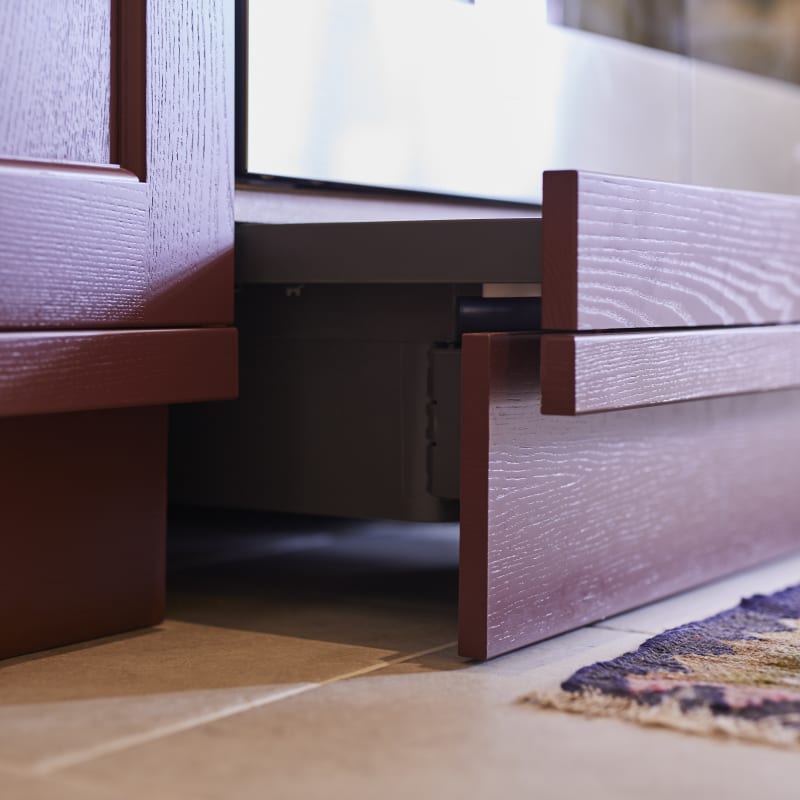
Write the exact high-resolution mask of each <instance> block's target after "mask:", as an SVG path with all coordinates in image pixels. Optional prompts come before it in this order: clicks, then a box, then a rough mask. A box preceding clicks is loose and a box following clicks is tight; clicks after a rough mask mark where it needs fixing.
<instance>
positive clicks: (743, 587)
mask: <svg viewBox="0 0 800 800" xmlns="http://www.w3.org/2000/svg"><path fill="white" fill-rule="evenodd" d="M797 583H800V555H798V556H793V557H791V558H784V559H781V560H780V561H774V562H772V563H769V564H765V565H763V566H760V567H756V568H754V569H750V570H746V571H744V572H740V573H738V574H736V575H732V576H730V577H728V578H723V579H722V580H719V581H714V582H713V583H710V584H707V585H706V586H701V587H699V588H698V589H694V590H692V591H688V592H683V593H682V594H679V595H675V596H674V597H669V598H667V599H666V600H662V601H661V602H658V603H651V604H649V605H646V606H642V608H637V609H635V610H634V611H629V612H627V613H625V614H619V615H617V616H615V617H610V618H609V619H607V620H605V621H604V622H601V623H598V627H603V628H611V629H614V630H623V631H640V632H643V633H652V634H656V633H661V632H662V631H664V630H666V629H667V628H674V627H675V626H677V625H684V624H685V623H687V622H692V621H693V620H698V619H705V618H706V617H710V616H712V615H713V614H717V613H719V612H720V611H725V609H728V608H732V607H734V606H737V605H738V604H739V601H740V600H741V599H742V598H743V597H749V596H750V595H753V594H758V593H761V594H771V593H773V592H777V591H778V590H780V589H785V588H786V587H788V586H793V585H795V584H797Z"/></svg>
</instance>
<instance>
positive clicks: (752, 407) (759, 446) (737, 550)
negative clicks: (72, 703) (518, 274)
mask: <svg viewBox="0 0 800 800" xmlns="http://www.w3.org/2000/svg"><path fill="white" fill-rule="evenodd" d="M542 340H544V341H545V342H546V341H547V335H545V336H542V337H540V336H536V335H528V334H472V335H468V336H465V337H464V343H463V356H462V393H463V395H462V398H463V400H462V409H463V410H462V433H461V437H462V468H461V513H462V524H461V542H462V544H461V548H462V550H461V566H460V582H461V586H460V609H459V617H460V619H459V642H460V651H461V653H462V654H463V655H465V656H470V657H475V658H487V657H492V656H495V655H498V654H500V653H503V652H506V651H509V650H512V649H515V648H517V647H521V646H523V645H526V644H530V643H532V642H535V641H538V640H541V639H544V638H547V637H548V636H552V635H554V634H557V633H560V632H562V631H566V630H568V629H570V628H574V627H576V626H579V625H583V624H586V623H589V622H593V621H595V620H598V619H601V618H604V617H607V616H609V615H611V614H615V613H618V612H621V611H623V610H625V609H629V608H632V607H634V606H637V605H640V604H642V603H645V602H649V601H652V600H655V599H657V598H659V597H663V596H666V595H668V594H671V593H674V592H677V591H681V590H683V589H686V588H688V587H691V586H694V585H697V584H700V583H702V582H703V581H706V580H709V579H711V578H715V577H718V576H721V575H724V574H726V573H730V572H732V571H735V570H737V569H741V568H743V567H746V566H749V565H753V564H756V563H758V562H760V561H765V560H767V559H770V558H773V557H776V556H778V555H781V554H784V553H787V552H790V551H792V550H795V549H798V548H800V495H798V492H797V485H796V484H797V479H796V475H797V473H798V470H800V390H798V389H789V390H787V391H778V392H762V393H754V394H734V395H731V396H726V397H715V398H709V399H704V400H700V401H698V402H689V403H669V404H667V405H663V406H650V407H645V408H628V409H624V410H617V411H610V412H602V413H596V414H587V415H585V416H575V417H563V416H550V415H545V414H542V413H541V400H542V395H541V389H540V379H539V371H540V370H539V365H540V347H541V344H542Z"/></svg>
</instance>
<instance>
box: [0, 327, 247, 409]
mask: <svg viewBox="0 0 800 800" xmlns="http://www.w3.org/2000/svg"><path fill="white" fill-rule="evenodd" d="M237 379H238V378H237V353H236V331H235V330H234V329H233V328H198V329H185V330H181V329H173V330H140V331H106V332H83V331H82V332H62V333H55V332H47V333H0V416H14V415H22V414H53V413H60V412H65V411H78V410H85V409H100V408H119V407H127V406H148V405H164V404H167V403H182V402H189V401H194V400H217V399H224V398H231V397H235V396H236V391H237Z"/></svg>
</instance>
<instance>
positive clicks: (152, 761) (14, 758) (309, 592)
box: [0, 515, 800, 800]
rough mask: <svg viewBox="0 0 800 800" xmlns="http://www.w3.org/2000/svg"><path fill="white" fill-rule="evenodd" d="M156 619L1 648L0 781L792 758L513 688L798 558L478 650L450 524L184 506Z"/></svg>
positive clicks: (458, 790) (547, 678)
mask: <svg viewBox="0 0 800 800" xmlns="http://www.w3.org/2000/svg"><path fill="white" fill-rule="evenodd" d="M170 561H171V575H170V584H169V585H170V609H169V616H168V620H167V621H166V622H165V623H164V625H162V626H160V627H159V628H158V629H156V630H151V631H144V632H141V633H135V634H130V635H126V636H119V637H113V638H109V639H105V640H101V641H97V642H94V643H90V644H86V645H81V646H77V647H72V648H63V649H60V650H55V651H51V652H48V653H45V654H37V655H35V656H28V657H23V658H18V659H11V660H8V661H5V662H0V797H2V798H3V799H4V800H5V798H9V800H11V799H12V798H13V800H16V799H17V798H19V799H20V800H23V799H24V798H47V799H48V800H49V799H50V798H54V800H55V799H57V800H62V798H63V800H72V798H86V800H94V799H95V798H140V797H145V798H148V800H160V799H161V798H164V799H165V800H166V798H170V800H172V798H175V799H176V800H181V799H182V798H187V799H188V798H191V799H192V800H196V799H197V798H251V797H252V798H259V800H261V799H262V798H317V797H319V798H323V797H324V798H335V797H342V798H362V797H363V798H370V799H373V798H381V800H385V799H386V798H395V797H397V798H400V797H421V798H427V797H431V798H434V797H435V798H469V797H484V798H485V797H498V796H503V795H506V796H524V797H526V798H532V797H547V798H561V797H565V798H566V797H570V798H571V797H585V796H588V795H591V796H592V797H594V798H600V799H602V798H628V797H631V798H633V797H640V796H646V797H648V798H655V797H657V798H661V797H663V798H667V797H670V798H672V797H675V796H680V795H681V794H682V795H683V796H687V797H695V796H708V797H717V796H718V797H725V798H726V800H730V799H731V798H752V797H753V796H755V795H757V794H764V793H767V794H768V795H769V796H770V797H784V796H785V797H787V798H788V797H792V798H794V797H796V794H797V776H798V775H800V755H798V754H795V753H790V752H785V751H779V750H772V749H769V748H765V747H757V746H753V745H743V744H737V743H731V742H720V741H714V740H706V739H700V738H694V737H690V736H686V735H683V734H678V733H674V732H671V731H661V730H654V729H642V728H638V727H636V726H633V725H630V724H627V723H622V722H618V721H614V720H587V719H583V718H580V717H573V716H570V715H563V714H559V713H555V712H543V711H538V710H535V709H533V708H532V707H530V706H527V705H525V704H522V703H520V702H519V699H520V698H521V697H522V696H523V695H524V694H525V693H527V692H529V691H531V690H532V689H543V688H548V687H552V688H555V687H556V686H557V685H558V683H559V681H560V680H562V679H563V678H565V677H566V676H568V675H569V674H570V673H571V671H573V670H574V669H576V668H577V667H579V666H582V665H584V664H587V663H590V662H593V661H596V660H598V659H603V658H611V657H613V656H615V655H618V654H620V653H622V652H624V651H626V650H629V649H631V648H634V647H636V646H637V645H638V644H639V643H640V642H641V641H643V640H644V639H645V638H647V636H648V635H650V634H652V633H656V632H658V631H661V630H663V629H664V628H666V627H669V626H672V625H676V624H680V623H681V622H685V621H688V620H690V619H697V618H700V617H703V616H707V615H708V614H710V613H713V612H715V611H719V610H721V609H723V608H726V607H729V606H731V605H734V604H735V603H736V602H738V600H739V598H740V597H741V596H742V595H745V594H750V593H753V592H756V591H763V592H768V591H773V590H775V589H778V588H782V587H783V586H786V585H789V584H792V583H796V582H798V581H800V557H797V558H793V559H788V560H785V561H783V562H781V563H778V564H773V565H770V566H767V567H763V568H761V569H758V570H753V571H751V572H749V573H746V574H742V575H739V576H736V577H734V578H731V579H728V580H725V581H721V582H718V583H716V584H714V585H712V586H709V587H705V588H703V589H699V590H697V591H694V592H689V593H686V594H684V595H681V596H679V597H675V598H672V599H670V600H667V601H664V602H662V603H657V604H654V605H652V606H648V607H646V608H642V609H639V610H637V611H633V612H631V613H628V614H623V615H621V616H619V617H616V618H614V619H611V620H607V621H605V622H603V623H601V624H599V625H596V626H593V627H589V628H584V629H582V630H579V631H575V632H573V633H569V634H566V635H564V636H560V637H557V638H555V639H551V640H550V641H547V642H544V643H542V644H540V645H537V646H534V647H529V648H526V649H524V650H521V651H519V652H517V653H513V654H511V655H508V656H505V657H503V658H499V659H496V660H495V661H493V662H490V663H486V664H473V663H468V662H465V661H464V660H463V659H460V658H459V657H458V656H457V655H456V653H455V647H454V642H453V640H454V639H455V635H456V633H455V631H456V579H457V572H456V565H457V529H456V527H455V526H453V525H441V526H434V525H408V524H400V523H382V524H379V523H348V522H340V521H325V520H303V519H295V520H292V519H288V518H271V519H267V518H265V517H261V516H242V515H237V516H230V515H210V516H205V517H203V518H184V519H183V520H181V521H179V522H178V523H176V524H175V525H174V526H173V531H172V535H171V560H170Z"/></svg>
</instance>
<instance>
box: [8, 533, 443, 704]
mask: <svg viewBox="0 0 800 800" xmlns="http://www.w3.org/2000/svg"><path fill="white" fill-rule="evenodd" d="M214 519H216V518H214ZM317 525H318V524H317ZM333 529H334V532H335V534H336V535H335V536H334V535H332V534H331V535H328V534H326V533H325V532H324V531H320V530H318V529H317V528H312V530H311V531H300V532H297V531H294V533H292V532H289V533H283V534H281V535H277V536H272V535H267V536H265V535H263V532H262V531H259V530H255V531H248V530H242V529H241V525H240V526H239V528H238V529H234V530H233V531H231V534H232V540H231V545H230V546H228V547H225V546H224V542H225V541H226V536H225V534H226V533H227V531H226V530H225V529H223V530H219V529H217V530H216V534H215V537H214V538H213V539H211V540H210V541H209V542H208V543H207V544H206V546H204V547H203V546H200V547H198V549H197V550H196V551H195V550H192V549H191V545H183V547H184V551H185V552H187V553H188V555H187V556H186V558H184V559H183V561H184V562H186V561H187V560H188V564H187V563H184V564H183V566H181V563H182V561H181V558H178V559H177V561H178V567H179V568H177V569H174V571H173V572H172V574H171V576H170V580H169V583H168V585H169V602H168V605H169V608H168V618H167V620H166V622H165V623H164V624H163V625H161V626H159V627H158V628H154V629H149V630H145V631H140V632H135V633H132V634H129V635H123V636H118V637H111V638H108V639H103V640H97V641H95V642H88V643H85V644H82V645H78V646H75V647H68V648H62V649H59V650H53V651H49V652H46V653H38V654H34V655H32V656H23V657H20V658H16V659H8V660H6V661H0V706H2V705H8V704H29V703H45V702H62V701H66V700H86V699H92V698H113V697H120V696H127V695H154V694H163V693H170V692H184V691H198V690H211V689H227V688H236V687H252V686H264V685H269V686H273V685H285V684H297V683H306V682H318V681H324V680H329V679H331V678H334V677H336V676H338V675H343V674H346V673H349V672H353V671H356V670H360V669H364V668H366V667H370V666H373V665H380V664H384V663H388V662H389V661H391V660H392V659H395V658H397V657H400V656H403V655H405V654H408V653H414V652H419V651H422V650H426V649H429V648H431V647H436V646H440V645H443V644H445V643H447V642H450V641H453V640H454V639H455V638H456V582H457V547H458V540H457V530H455V529H453V528H452V526H410V525H405V526H403V525H402V524H391V525H384V526H382V527H381V526H377V527H376V526H375V524H374V523H364V524H363V525H356V524H354V523H351V524H350V527H348V528H346V529H337V528H336V526H335V525H333ZM176 538H177V546H178V549H179V550H180V548H181V543H182V542H183V541H184V539H182V538H181V537H176ZM184 538H185V537H184ZM195 544H196V542H195ZM201 545H202V541H201ZM198 554H199V556H200V558H199V561H198Z"/></svg>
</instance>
